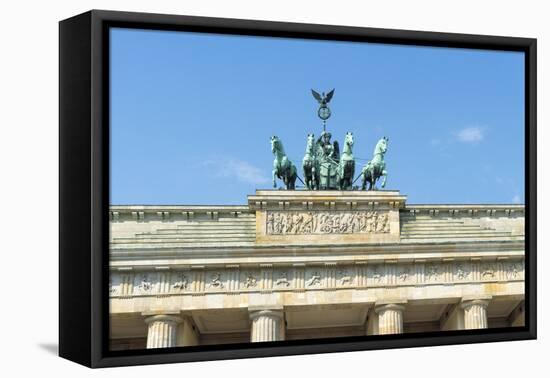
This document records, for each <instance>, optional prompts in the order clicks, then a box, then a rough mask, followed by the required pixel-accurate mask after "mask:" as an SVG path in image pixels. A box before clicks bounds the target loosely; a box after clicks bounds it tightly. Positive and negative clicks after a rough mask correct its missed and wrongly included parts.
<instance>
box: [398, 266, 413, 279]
mask: <svg viewBox="0 0 550 378" xmlns="http://www.w3.org/2000/svg"><path fill="white" fill-rule="evenodd" d="M410 273H411V269H410V268H408V267H405V268H403V270H401V271H400V272H399V276H398V277H399V279H400V280H401V281H402V282H405V281H407V280H408V279H409V275H410Z"/></svg>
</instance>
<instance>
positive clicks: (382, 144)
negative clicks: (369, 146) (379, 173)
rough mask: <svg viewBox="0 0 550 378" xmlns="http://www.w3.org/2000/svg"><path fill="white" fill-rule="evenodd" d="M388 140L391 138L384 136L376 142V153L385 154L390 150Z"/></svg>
mask: <svg viewBox="0 0 550 378" xmlns="http://www.w3.org/2000/svg"><path fill="white" fill-rule="evenodd" d="M388 142H389V139H388V138H387V137H382V139H380V140H379V141H378V143H376V147H374V154H375V155H378V154H382V155H383V154H385V153H386V151H388Z"/></svg>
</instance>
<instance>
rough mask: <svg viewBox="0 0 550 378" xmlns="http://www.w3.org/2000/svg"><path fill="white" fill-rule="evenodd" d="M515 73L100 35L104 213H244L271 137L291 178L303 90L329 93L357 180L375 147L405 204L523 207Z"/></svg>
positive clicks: (483, 64) (301, 128)
mask: <svg viewBox="0 0 550 378" xmlns="http://www.w3.org/2000/svg"><path fill="white" fill-rule="evenodd" d="M523 72H524V56H523V53H519V52H498V51H484V50H468V49H450V48H435V47H418V46H399V45H383V44H365V43H352V42H334V41H312V40H300V39H285V38H264V37H248V36H224V35H213V34H196V33H187V32H168V31H144V30H133V29H113V30H112V31H111V203H112V204H244V203H246V195H247V194H252V193H254V191H255V190H256V189H261V188H270V187H271V170H272V163H273V155H272V154H271V150H270V142H269V138H270V136H271V135H278V136H279V137H280V138H281V139H282V141H283V144H284V147H285V150H286V153H287V155H288V156H289V157H290V158H291V160H292V161H293V162H294V163H295V164H296V166H297V167H298V168H299V171H300V176H301V160H302V157H303V155H304V150H305V142H306V136H307V134H308V133H315V135H316V136H318V135H319V134H320V133H321V131H322V124H321V122H320V120H319V119H318V118H317V115H316V111H317V103H316V102H315V100H314V99H313V97H312V96H311V93H310V89H311V88H314V89H316V90H318V91H325V92H326V91H328V90H330V89H332V88H336V91H335V95H334V98H333V100H332V102H331V110H332V117H331V118H330V119H329V121H328V122H327V129H328V130H329V131H330V132H331V133H332V135H333V139H337V140H338V141H339V142H340V143H342V141H343V139H344V135H345V133H346V131H352V132H353V133H354V137H355V145H354V149H353V152H354V155H355V157H356V159H357V163H358V164H359V166H358V167H357V168H356V171H357V172H358V171H359V169H360V166H362V165H363V164H364V163H366V161H367V160H368V159H370V158H371V157H372V152H373V148H374V145H375V144H376V141H377V140H378V139H379V138H381V137H382V136H388V137H389V139H390V141H389V148H388V152H387V154H386V166H387V170H388V172H389V174H388V182H387V187H386V189H394V190H400V191H401V193H402V194H405V195H407V196H408V201H407V202H408V203H523V202H524V134H523V131H524V91H523V88H524V78H523Z"/></svg>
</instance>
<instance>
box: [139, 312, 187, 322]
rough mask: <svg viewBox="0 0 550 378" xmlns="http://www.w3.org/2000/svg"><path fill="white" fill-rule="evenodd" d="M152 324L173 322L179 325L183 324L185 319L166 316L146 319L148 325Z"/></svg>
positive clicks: (161, 315)
mask: <svg viewBox="0 0 550 378" xmlns="http://www.w3.org/2000/svg"><path fill="white" fill-rule="evenodd" d="M151 322H172V323H176V324H179V323H181V322H183V318H182V317H180V316H174V315H166V314H158V315H151V316H149V317H147V318H145V323H146V324H149V323H151Z"/></svg>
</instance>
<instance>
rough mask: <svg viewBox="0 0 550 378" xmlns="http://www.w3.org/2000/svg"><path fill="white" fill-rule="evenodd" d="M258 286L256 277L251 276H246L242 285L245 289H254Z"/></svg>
mask: <svg viewBox="0 0 550 378" xmlns="http://www.w3.org/2000/svg"><path fill="white" fill-rule="evenodd" d="M257 285H258V280H257V279H256V277H254V276H253V275H252V274H248V275H247V276H246V281H245V283H244V286H245V287H246V288H250V287H256V286H257Z"/></svg>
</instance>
